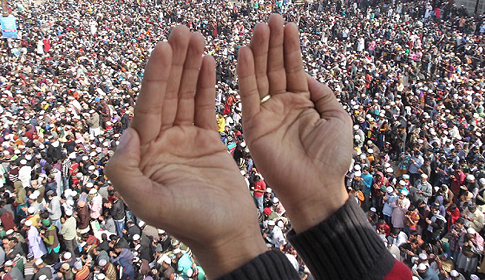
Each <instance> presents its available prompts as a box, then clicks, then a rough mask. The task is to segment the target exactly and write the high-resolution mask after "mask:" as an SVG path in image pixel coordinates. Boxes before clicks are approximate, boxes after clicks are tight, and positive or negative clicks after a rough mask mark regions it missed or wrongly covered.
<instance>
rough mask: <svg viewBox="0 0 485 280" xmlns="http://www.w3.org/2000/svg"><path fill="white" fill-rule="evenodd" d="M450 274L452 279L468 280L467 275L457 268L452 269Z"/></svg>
mask: <svg viewBox="0 0 485 280" xmlns="http://www.w3.org/2000/svg"><path fill="white" fill-rule="evenodd" d="M450 276H451V279H452V280H466V278H465V276H463V274H461V273H459V272H458V271H456V270H454V269H453V270H452V271H450Z"/></svg>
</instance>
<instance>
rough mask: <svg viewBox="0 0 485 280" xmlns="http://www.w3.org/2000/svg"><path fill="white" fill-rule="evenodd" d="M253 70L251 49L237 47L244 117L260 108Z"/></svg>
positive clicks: (254, 113)
mask: <svg viewBox="0 0 485 280" xmlns="http://www.w3.org/2000/svg"><path fill="white" fill-rule="evenodd" d="M254 71H255V70H254V59H253V54H252V52H251V49H250V48H248V47H242V48H241V49H239V56H238V61H237V75H238V80H239V93H240V94H241V101H242V106H243V114H242V116H243V118H244V119H251V118H252V117H254V115H256V114H257V113H258V112H259V110H260V99H259V92H258V86H257V85H256V75H255V73H254Z"/></svg>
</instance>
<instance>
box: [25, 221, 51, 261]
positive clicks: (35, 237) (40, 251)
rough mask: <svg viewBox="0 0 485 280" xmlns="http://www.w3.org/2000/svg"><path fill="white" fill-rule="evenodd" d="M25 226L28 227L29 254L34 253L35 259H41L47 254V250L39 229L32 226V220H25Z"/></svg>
mask: <svg viewBox="0 0 485 280" xmlns="http://www.w3.org/2000/svg"><path fill="white" fill-rule="evenodd" d="M25 227H26V228H27V238H28V241H29V254H33V255H34V259H41V258H42V256H44V255H45V254H47V250H46V248H45V245H44V242H43V241H42V238H41V237H40V234H39V231H38V230H37V228H36V227H34V226H32V221H31V220H27V221H26V222H25Z"/></svg>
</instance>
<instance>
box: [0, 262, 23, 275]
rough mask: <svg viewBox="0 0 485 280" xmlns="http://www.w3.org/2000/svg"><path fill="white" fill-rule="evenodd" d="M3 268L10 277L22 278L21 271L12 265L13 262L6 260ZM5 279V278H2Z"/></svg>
mask: <svg viewBox="0 0 485 280" xmlns="http://www.w3.org/2000/svg"><path fill="white" fill-rule="evenodd" d="M3 270H4V271H5V272H6V273H7V274H8V275H9V276H10V277H11V279H13V280H24V275H23V273H22V272H21V271H20V270H19V269H18V268H17V267H16V266H13V262H12V261H11V260H8V261H6V262H5V264H4V265H3ZM3 279H5V278H3Z"/></svg>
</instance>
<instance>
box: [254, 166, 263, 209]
mask: <svg viewBox="0 0 485 280" xmlns="http://www.w3.org/2000/svg"><path fill="white" fill-rule="evenodd" d="M253 191H254V193H253V195H254V201H256V207H257V208H258V211H259V213H263V210H264V209H263V201H264V198H263V195H264V193H265V191H266V183H265V182H264V180H263V179H261V177H260V176H259V175H255V176H254V186H253Z"/></svg>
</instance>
